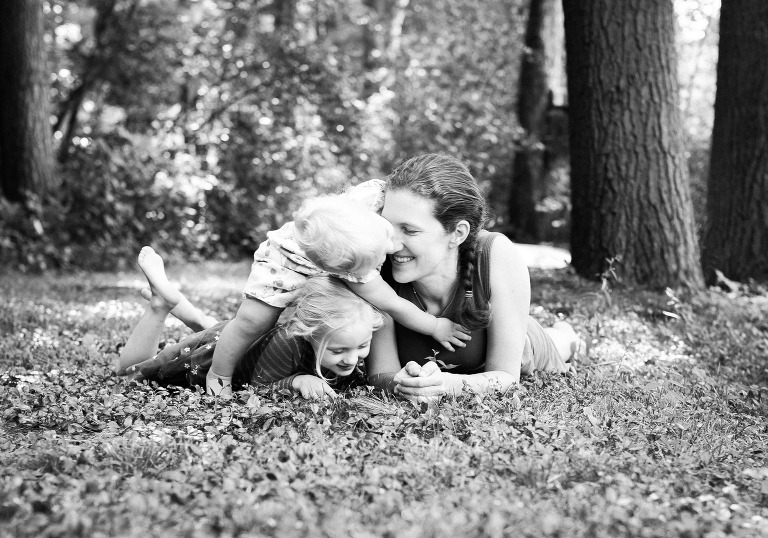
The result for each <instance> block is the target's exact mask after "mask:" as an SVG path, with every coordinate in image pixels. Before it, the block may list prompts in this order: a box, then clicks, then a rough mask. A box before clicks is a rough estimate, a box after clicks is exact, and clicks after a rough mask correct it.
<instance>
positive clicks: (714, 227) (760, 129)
mask: <svg viewBox="0 0 768 538" xmlns="http://www.w3.org/2000/svg"><path fill="white" fill-rule="evenodd" d="M766 50H768V3H766V2H765V0H738V1H732V2H723V6H722V8H721V11H720V45H719V51H720V52H719V59H718V63H717V93H716V96H715V122H714V126H713V130H712V154H711V159H710V173H709V182H708V197H707V219H708V223H707V231H706V233H705V236H704V252H703V258H704V259H703V265H704V269H705V274H706V277H707V279H708V280H712V279H713V276H714V270H715V269H719V270H720V271H722V272H723V273H724V274H725V275H726V276H727V277H729V278H732V279H737V280H744V279H746V278H749V277H752V278H755V279H758V280H768V121H766V118H768V57H766Z"/></svg>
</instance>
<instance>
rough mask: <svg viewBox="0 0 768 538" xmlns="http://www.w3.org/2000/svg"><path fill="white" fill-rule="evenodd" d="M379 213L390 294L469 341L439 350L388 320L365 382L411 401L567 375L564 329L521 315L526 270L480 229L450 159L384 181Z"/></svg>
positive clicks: (568, 333)
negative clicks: (462, 330) (388, 235)
mask: <svg viewBox="0 0 768 538" xmlns="http://www.w3.org/2000/svg"><path fill="white" fill-rule="evenodd" d="M382 216H383V217H384V218H386V219H387V220H389V221H390V222H391V223H392V225H393V226H394V228H395V237H394V239H395V248H396V249H397V250H396V251H395V253H394V254H392V255H390V256H389V262H390V265H391V277H392V278H391V281H390V282H391V284H392V286H393V288H394V289H395V290H396V291H397V293H398V295H400V296H401V297H403V298H405V299H407V300H409V301H411V302H413V303H414V304H416V305H417V306H419V307H420V308H421V309H422V310H424V311H426V312H428V313H430V314H432V315H435V316H441V317H447V318H450V319H452V320H453V321H455V322H456V323H459V324H462V325H464V326H465V327H466V328H467V329H469V330H470V331H471V337H472V338H471V340H469V341H468V342H467V345H466V346H465V347H463V348H458V349H456V350H455V351H454V352H445V351H442V352H439V353H438V352H435V351H434V350H433V349H432V348H433V347H434V346H433V343H432V341H431V339H430V338H429V337H422V335H419V334H417V333H415V332H413V331H410V330H408V329H406V328H405V327H403V326H401V325H399V324H395V323H393V322H392V320H391V319H388V323H386V324H385V326H384V328H382V329H381V330H380V331H379V332H378V333H376V335H375V336H374V339H373V343H372V346H371V353H370V356H369V357H368V359H367V361H366V364H367V369H368V379H369V382H370V383H371V384H373V385H375V386H378V387H382V388H387V389H389V390H392V391H394V392H395V393H397V394H401V395H403V396H404V397H406V398H408V399H411V400H414V401H428V400H430V399H433V398H435V397H438V396H440V395H442V394H458V393H460V392H461V391H462V390H463V388H464V386H465V385H466V386H468V387H470V388H471V389H472V390H474V391H486V390H489V389H493V388H498V389H501V390H506V389H507V388H509V387H510V386H512V385H513V384H515V383H517V382H518V381H519V380H520V374H521V372H522V373H530V372H531V371H533V370H543V371H554V372H566V371H568V370H569V368H570V364H568V360H569V359H570V357H571V356H572V355H574V354H575V353H583V352H585V345H584V342H583V341H582V340H580V339H579V338H578V337H577V335H576V333H575V332H574V331H573V329H572V328H571V326H570V325H569V324H567V323H564V322H558V323H556V324H555V325H554V326H553V327H552V328H549V329H542V328H541V326H540V325H539V324H538V323H536V321H534V320H533V319H531V318H530V317H529V315H528V310H529V307H530V299H531V288H530V277H529V275H528V268H527V267H526V265H525V263H524V262H523V261H522V260H521V259H520V257H519V256H518V254H517V252H516V250H515V247H514V245H513V244H512V242H511V241H510V240H509V239H507V238H506V237H505V236H503V235H501V234H498V233H489V232H487V231H484V230H483V229H482V228H483V225H484V223H485V220H486V209H485V200H484V197H483V194H482V192H481V191H480V189H479V186H478V185H477V182H476V181H475V179H474V178H473V177H472V175H471V174H470V173H469V171H468V170H467V168H466V167H465V166H463V165H462V164H461V163H460V162H458V161H457V160H456V159H454V158H452V157H449V156H444V155H435V154H429V155H421V156H418V157H414V158H412V159H409V160H408V161H406V162H405V163H403V164H402V165H400V166H399V167H398V168H397V169H396V170H395V171H394V172H392V174H391V175H390V177H389V178H388V183H387V192H386V198H385V202H384V208H383V210H382ZM382 274H386V271H385V272H383V273H382ZM491 305H492V308H491Z"/></svg>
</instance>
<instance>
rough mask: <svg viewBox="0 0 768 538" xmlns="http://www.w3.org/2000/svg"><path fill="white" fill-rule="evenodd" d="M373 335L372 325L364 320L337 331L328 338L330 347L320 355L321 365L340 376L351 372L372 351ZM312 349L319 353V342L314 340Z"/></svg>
mask: <svg viewBox="0 0 768 538" xmlns="http://www.w3.org/2000/svg"><path fill="white" fill-rule="evenodd" d="M372 336H373V330H372V329H371V325H370V324H368V323H365V322H364V321H363V320H357V321H356V322H355V323H354V324H353V325H350V326H349V327H345V328H344V329H342V330H340V331H337V332H336V333H334V334H333V335H331V337H330V339H329V340H328V347H326V348H325V352H324V353H323V356H322V357H320V366H322V367H323V368H327V369H328V370H330V371H331V372H333V373H334V374H336V375H339V376H347V375H349V374H351V373H352V372H353V371H354V370H355V366H357V363H358V362H360V360H361V359H364V358H365V357H367V356H368V353H369V352H370V351H371V337H372ZM312 349H313V350H314V351H315V355H317V352H318V350H319V344H317V343H315V342H312Z"/></svg>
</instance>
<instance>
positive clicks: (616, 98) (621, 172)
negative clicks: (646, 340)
mask: <svg viewBox="0 0 768 538" xmlns="http://www.w3.org/2000/svg"><path fill="white" fill-rule="evenodd" d="M563 7H564V11H565V38H566V51H567V71H568V97H569V111H570V150H571V200H572V206H573V209H572V214H571V216H572V229H571V258H572V264H573V265H574V267H575V268H576V271H577V272H578V273H579V274H581V275H583V276H585V277H588V278H595V277H599V276H600V275H601V274H603V272H604V271H605V270H606V269H607V267H608V261H607V260H609V259H611V258H616V257H618V258H620V263H619V264H618V265H617V266H614V269H615V270H616V271H617V274H618V275H619V276H620V278H622V279H623V280H624V281H625V282H627V283H635V284H642V285H647V286H651V287H663V286H688V287H693V288H698V287H700V286H702V285H703V278H702V271H701V267H700V259H699V248H698V244H697V240H696V234H695V232H694V224H693V209H692V204H691V196H690V186H689V181H688V169H687V164H686V160H685V155H684V150H683V144H682V121H681V115H680V111H679V108H678V99H679V97H678V81H677V61H676V50H675V39H674V28H675V26H674V25H675V14H674V9H673V5H672V2H670V1H669V0H625V1H623V2H615V1H614V0H564V1H563Z"/></svg>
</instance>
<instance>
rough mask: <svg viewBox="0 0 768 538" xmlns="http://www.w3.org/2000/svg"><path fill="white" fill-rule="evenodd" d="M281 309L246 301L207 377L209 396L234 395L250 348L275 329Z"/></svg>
mask: <svg viewBox="0 0 768 538" xmlns="http://www.w3.org/2000/svg"><path fill="white" fill-rule="evenodd" d="M280 312H281V309H279V308H275V307H274V306H270V305H268V304H266V303H262V302H261V301H259V300H256V299H251V298H250V297H246V298H245V299H243V302H242V303H241V304H240V308H239V309H238V311H237V314H235V317H234V319H232V321H230V322H229V323H227V325H226V326H225V327H224V329H222V331H221V336H219V341H218V342H217V344H216V349H215V350H214V351H213V363H212V364H211V369H210V370H209V371H208V375H207V376H206V392H208V393H209V394H213V395H214V396H220V395H221V396H231V395H232V372H234V370H235V366H236V365H237V363H238V361H240V359H242V358H243V356H245V353H246V351H247V350H248V348H249V347H250V346H251V344H253V343H254V342H255V341H256V340H258V339H259V337H260V336H262V335H263V334H265V333H266V332H267V331H269V330H270V329H271V328H272V327H274V325H275V322H276V321H277V318H278V317H279V316H280Z"/></svg>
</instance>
